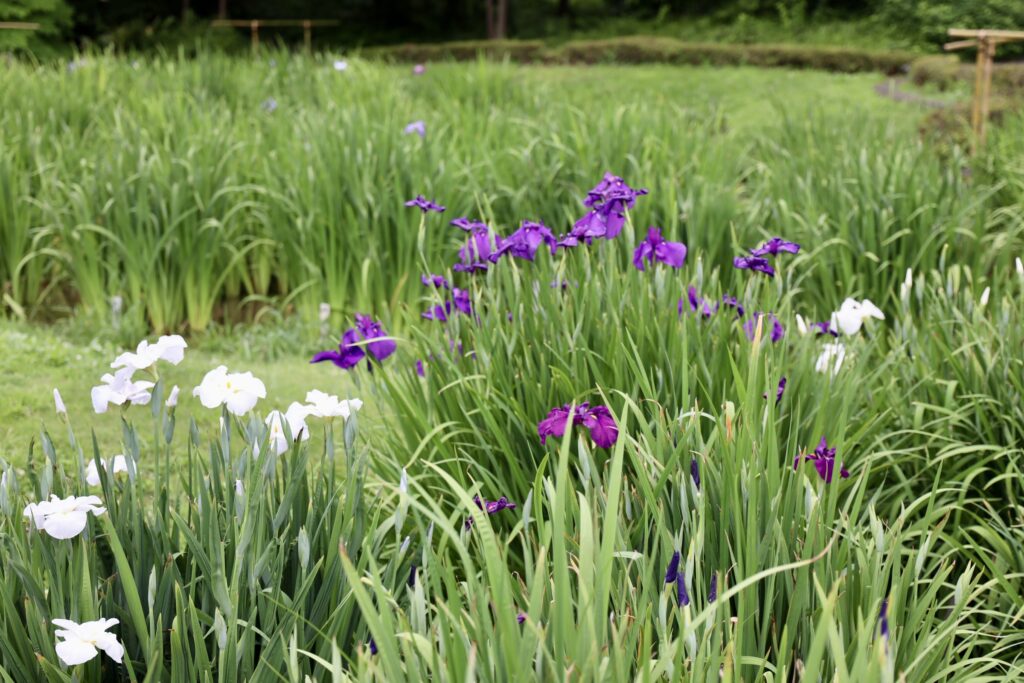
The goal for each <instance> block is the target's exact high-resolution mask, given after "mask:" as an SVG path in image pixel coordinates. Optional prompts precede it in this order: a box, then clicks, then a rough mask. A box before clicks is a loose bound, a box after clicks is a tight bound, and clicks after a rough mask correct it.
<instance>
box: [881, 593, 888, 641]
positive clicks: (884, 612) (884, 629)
mask: <svg viewBox="0 0 1024 683" xmlns="http://www.w3.org/2000/svg"><path fill="white" fill-rule="evenodd" d="M878 633H879V634H880V635H881V636H882V637H883V638H885V642H886V645H888V644H889V598H885V599H884V600H882V609H881V610H879V612H878Z"/></svg>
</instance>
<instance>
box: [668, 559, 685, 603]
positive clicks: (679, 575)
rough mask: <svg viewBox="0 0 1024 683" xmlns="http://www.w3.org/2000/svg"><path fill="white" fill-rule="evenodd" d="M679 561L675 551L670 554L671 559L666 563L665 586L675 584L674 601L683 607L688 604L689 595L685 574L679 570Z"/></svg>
mask: <svg viewBox="0 0 1024 683" xmlns="http://www.w3.org/2000/svg"><path fill="white" fill-rule="evenodd" d="M679 560H680V554H679V551H678V550H677V551H675V552H674V553H672V559H671V560H669V561H668V567H667V568H666V569H665V584H666V585H668V584H670V583H672V582H673V581H675V582H676V599H677V600H678V601H679V606H680V607H685V606H686V605H689V604H690V595H689V593H687V592H686V573H685V572H684V571H682V570H681V569H679Z"/></svg>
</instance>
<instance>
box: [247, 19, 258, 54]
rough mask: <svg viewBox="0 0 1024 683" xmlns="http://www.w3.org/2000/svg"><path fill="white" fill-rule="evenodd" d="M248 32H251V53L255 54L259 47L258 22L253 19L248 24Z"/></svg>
mask: <svg viewBox="0 0 1024 683" xmlns="http://www.w3.org/2000/svg"><path fill="white" fill-rule="evenodd" d="M249 31H251V38H252V51H253V52H256V50H258V49H259V47H260V22H259V21H257V20H255V19H253V20H252V21H251V22H249Z"/></svg>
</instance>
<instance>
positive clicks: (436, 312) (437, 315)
mask: <svg viewBox="0 0 1024 683" xmlns="http://www.w3.org/2000/svg"><path fill="white" fill-rule="evenodd" d="M451 313H452V302H451V301H445V302H444V303H443V304H435V305H434V306H431V307H430V308H428V309H427V310H425V311H423V312H422V313H420V317H421V318H423V319H424V320H435V321H437V322H439V323H446V322H448V316H450V315H451Z"/></svg>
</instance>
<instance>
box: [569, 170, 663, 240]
mask: <svg viewBox="0 0 1024 683" xmlns="http://www.w3.org/2000/svg"><path fill="white" fill-rule="evenodd" d="M645 194H647V190H644V189H633V188H632V187H630V186H629V185H627V184H626V181H625V180H623V179H622V178H620V177H619V176H617V175H613V174H612V173H605V174H604V178H602V179H601V182H599V183H598V184H597V185H595V186H594V188H593V189H592V190H590V191H589V192H587V197H586V199H584V200H583V206H585V207H587V208H588V209H590V211H588V212H587V213H586V214H585V215H584V216H583V218H581V219H579V220H578V221H576V223H575V224H573V226H572V230H570V231H569V233H568V234H566V235H562V237H561V238H560V239H559V241H558V246H560V247H563V248H571V247H575V246H578V245H579V244H580V243H581V242H582V243H584V244H590V243H591V242H593V241H594V239H595V238H597V237H603V238H605V239H609V240H610V239H613V238H614V237H615V236H617V235H618V234H619V233H620V232H621V231H622V226H623V225H625V224H626V209H632V208H633V207H634V206H636V198H637V197H642V196H643V195H645Z"/></svg>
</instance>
